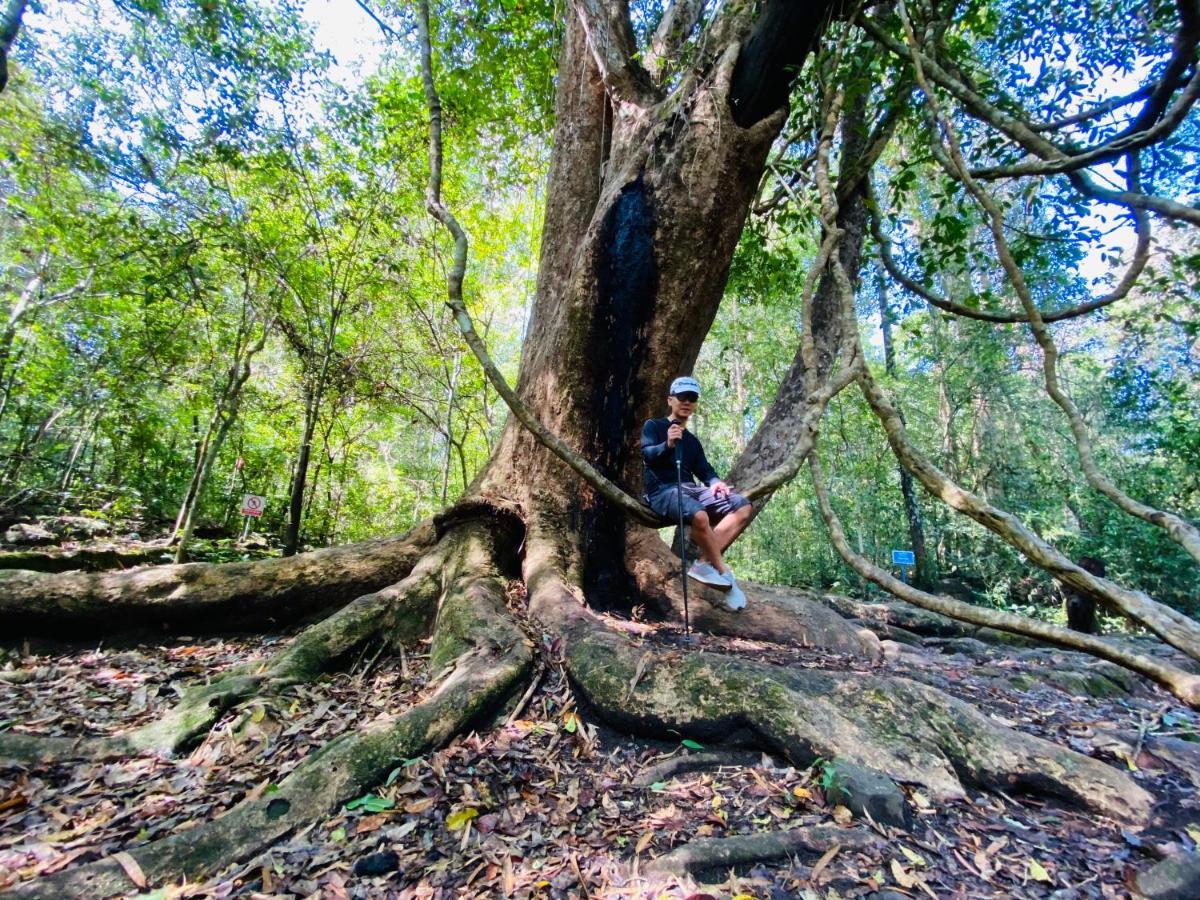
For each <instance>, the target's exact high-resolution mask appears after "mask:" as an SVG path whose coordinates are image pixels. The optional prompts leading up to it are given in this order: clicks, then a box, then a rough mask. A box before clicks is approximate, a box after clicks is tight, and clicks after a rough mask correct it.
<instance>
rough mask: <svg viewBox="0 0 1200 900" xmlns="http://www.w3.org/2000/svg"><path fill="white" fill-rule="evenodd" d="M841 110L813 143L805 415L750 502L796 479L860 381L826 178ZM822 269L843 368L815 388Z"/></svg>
mask: <svg viewBox="0 0 1200 900" xmlns="http://www.w3.org/2000/svg"><path fill="white" fill-rule="evenodd" d="M840 109H841V103H840V99H839V98H837V97H834V98H832V99H831V102H830V103H829V105H828V109H827V112H826V116H825V124H824V127H823V129H822V132H821V139H820V141H819V142H818V144H817V164H816V170H815V175H816V182H817V189H818V192H819V194H820V196H821V215H822V218H823V219H824V220H825V222H826V229H827V230H826V234H825V239H824V240H823V241H822V242H821V248H820V251H819V252H818V254H817V259H816V260H815V261H814V262H813V265H812V266H811V267H810V268H809V270H808V275H807V277H806V278H805V281H804V290H803V293H802V294H801V300H800V304H801V307H800V308H801V310H802V315H803V324H802V327H801V329H800V356H801V361H802V362H803V365H804V382H805V383H804V391H805V394H806V397H805V400H806V402H805V405H804V406H805V408H804V413H803V415H802V416H801V423H800V439H799V440H798V441H797V442H796V444H795V446H793V447H792V449H791V450H790V451H789V453H788V455H787V456H786V457H785V458H784V459H783V461H782V462H780V464H779V465H777V466H776V467H775V468H774V469H772V470H771V471H769V472H767V473H766V474H765V475H763V477H762V478H760V479H759V480H758V481H757V482H756V483H754V484H752V485H750V486H749V487H746V488H745V489H744V490H743V491H742V493H743V495H744V496H745V497H746V498H747V499H748V500H758V499H761V498H763V497H767V496H770V495H771V494H773V493H774V492H775V491H776V490H778V489H779V488H780V487H782V486H783V485H785V484H787V483H788V482H789V481H791V480H792V479H793V478H795V477H796V475H797V474H798V473H799V471H800V468H801V466H803V465H804V460H805V458H806V457H807V456H808V455H809V453H810V452H811V450H812V447H813V443H814V442H815V440H816V435H817V429H818V427H819V426H820V422H821V418H822V417H823V416H824V414H825V408H826V407H827V406H828V405H829V402H830V401H831V400H832V399H833V398H834V397H835V396H837V395H838V394H839V393H840V392H841V391H842V390H843V389H845V388H846V386H847V385H849V384H850V383H852V382H853V381H854V380H855V379H856V378H857V377H858V374H859V372H860V371H861V369H862V366H863V356H862V353H861V352H860V347H859V340H858V319H857V316H856V314H855V309H854V288H853V287H852V286H851V284H850V277H849V275H848V274H847V273H846V267H845V265H844V264H843V262H842V257H841V254H840V253H838V252H837V250H838V244H839V243H840V242H841V238H842V229H841V228H839V227H838V225H837V221H838V211H839V203H838V198H839V193H838V191H835V190H834V188H833V185H832V183H831V181H830V176H829V168H830V166H829V150H830V147H831V145H832V143H833V135H834V130H835V127H836V124H837V118H838V113H839V112H840ZM860 177H861V176H860ZM839 187H840V185H839ZM826 271H828V272H829V274H830V275H831V277H832V279H833V285H834V290H835V292H836V296H837V300H838V310H839V312H840V316H841V320H842V322H841V340H840V342H839V347H838V353H837V356H838V358H839V359H840V360H841V362H842V366H841V368H840V369H839V370H838V371H837V372H836V373H834V374H832V375H830V376H829V377H827V378H826V379H825V380H824V381H823V382H821V383H819V384H818V383H817V379H818V373H819V372H820V371H821V368H820V366H819V365H818V361H817V351H816V345H815V342H814V339H813V305H814V296H815V292H816V286H817V281H818V278H819V276H821V275H822V274H824V273H825V272H826Z"/></svg>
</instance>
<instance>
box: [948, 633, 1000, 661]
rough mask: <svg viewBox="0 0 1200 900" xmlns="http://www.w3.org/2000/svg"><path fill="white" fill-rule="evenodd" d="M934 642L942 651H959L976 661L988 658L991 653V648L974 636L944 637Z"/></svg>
mask: <svg viewBox="0 0 1200 900" xmlns="http://www.w3.org/2000/svg"><path fill="white" fill-rule="evenodd" d="M936 643H937V644H938V645H939V646H940V648H941V650H942V652H943V653H961V654H962V655H963V656H966V657H968V658H969V659H973V660H976V661H982V660H987V659H990V658H991V655H992V651H991V648H990V647H988V645H987V644H985V643H984V642H983V641H981V640H978V639H976V638H969V637H960V638H945V639H942V640H939V641H937V642H936Z"/></svg>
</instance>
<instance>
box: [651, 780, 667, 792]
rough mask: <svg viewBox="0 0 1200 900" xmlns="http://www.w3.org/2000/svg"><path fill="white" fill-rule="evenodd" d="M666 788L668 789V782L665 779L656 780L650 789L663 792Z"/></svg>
mask: <svg viewBox="0 0 1200 900" xmlns="http://www.w3.org/2000/svg"><path fill="white" fill-rule="evenodd" d="M666 789H667V783H666V782H665V781H656V782H654V784H652V785H650V790H652V791H658V792H662V791H665V790H666Z"/></svg>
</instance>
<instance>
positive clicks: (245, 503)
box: [242, 494, 267, 518]
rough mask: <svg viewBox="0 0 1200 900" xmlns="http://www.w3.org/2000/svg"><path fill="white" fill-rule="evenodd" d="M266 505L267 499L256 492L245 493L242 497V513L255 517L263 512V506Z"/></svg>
mask: <svg viewBox="0 0 1200 900" xmlns="http://www.w3.org/2000/svg"><path fill="white" fill-rule="evenodd" d="M266 505H267V501H266V499H265V498H263V497H259V496H258V495H257V494H246V495H245V496H244V497H242V515H243V516H254V517H255V518H257V517H258V516H261V515H262V514H263V507H264V506H266Z"/></svg>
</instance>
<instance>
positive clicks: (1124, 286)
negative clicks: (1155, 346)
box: [867, 192, 1151, 325]
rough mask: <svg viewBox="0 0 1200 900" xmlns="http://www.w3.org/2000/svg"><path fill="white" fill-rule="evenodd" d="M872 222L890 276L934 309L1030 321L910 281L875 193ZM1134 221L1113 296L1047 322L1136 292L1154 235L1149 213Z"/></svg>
mask: <svg viewBox="0 0 1200 900" xmlns="http://www.w3.org/2000/svg"><path fill="white" fill-rule="evenodd" d="M867 205H868V211H869V221H870V223H871V236H872V237H873V238H875V243H876V244H877V245H878V247H879V258H880V260H882V262H883V265H884V268H886V269H887V270H888V273H889V274H890V275H891V276H892V277H893V278H895V279H896V280H897V281H898V282H900V284H901V285H902V286H903V287H904V288H905V289H906V290H908V291H909V292H911V293H913V294H916V295H917V296H918V297H920V298H921V299H922V300H924V301H925V302H926V303H928V304H929V305H930V306H935V307H937V308H938V309H940V310H942V311H943V312H948V313H951V314H953V315H956V316H961V317H963V318H966V319H975V320H976V321H979V322H992V323H995V324H1003V325H1010V324H1014V323H1018V322H1028V321H1029V316H1028V315H1026V314H1024V313H996V312H989V311H987V310H982V309H975V308H973V307H970V306H964V305H963V304H961V303H956V302H954V301H953V300H949V299H947V298H945V297H943V296H941V295H939V294H937V293H935V292H934V291H932V290H930V289H929V288H927V287H925V286H924V285H923V284H920V283H919V282H917V281H915V280H914V279H912V278H910V277H909V276H908V275H907V274H906V273H905V272H904V270H903V269H902V268H901V267H900V264H899V263H898V262H897V261H896V258H895V257H894V256H893V255H892V243H891V239H890V238H888V236H887V235H886V234H884V231H883V227H882V225H881V224H880V214H879V206H878V202H877V201H876V198H875V196H874V193H873V192H872V193H871V194H870V196H869V198H868V200H867ZM1132 213H1133V221H1134V227H1135V229H1136V231H1137V244H1136V245H1135V247H1134V251H1133V259H1132V260H1131V261H1130V263H1129V267H1128V268H1127V269H1126V270H1125V274H1124V275H1123V276H1122V277H1121V280H1120V282H1118V283H1117V286H1116V287H1115V288H1113V289H1112V290H1111V291H1110V292H1109V293H1107V294H1105V295H1104V296H1103V297H1097V298H1096V299H1095V300H1089V301H1088V302H1087V303H1080V304H1079V305H1077V306H1072V307H1070V308H1069V309H1060V310H1056V311H1054V312H1048V313H1043V314H1042V321H1044V322H1061V321H1064V320H1066V319H1075V318H1078V317H1079V316H1084V315H1087V314H1088V313H1091V312H1095V311H1096V310H1098V309H1103V308H1104V307H1106V306H1111V305H1112V304H1113V303H1116V302H1117V301H1118V300H1122V299H1124V298H1125V297H1126V296H1128V294H1129V292H1130V291H1131V290H1132V289H1133V286H1134V284H1135V283H1136V282H1137V279H1138V277H1139V276H1140V275H1141V274H1142V271H1143V270H1144V269H1145V268H1146V264H1147V263H1148V262H1149V261H1150V246H1151V240H1150V239H1151V232H1150V220H1149V217H1148V216H1147V215H1146V214H1145V212H1143V211H1141V210H1138V209H1134V210H1132Z"/></svg>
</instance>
